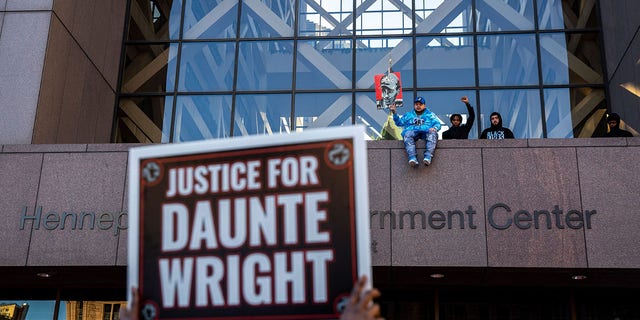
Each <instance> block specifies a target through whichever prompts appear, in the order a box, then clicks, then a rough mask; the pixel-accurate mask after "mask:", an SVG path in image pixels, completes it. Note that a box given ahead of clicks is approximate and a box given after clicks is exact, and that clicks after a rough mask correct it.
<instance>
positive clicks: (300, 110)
mask: <svg viewBox="0 0 640 320" xmlns="http://www.w3.org/2000/svg"><path fill="white" fill-rule="evenodd" d="M295 101H296V102H295V105H296V109H295V117H294V122H295V129H296V132H300V131H304V130H306V129H310V128H326V127H335V126H343V125H349V126H350V125H351V124H352V123H351V110H352V108H351V107H352V105H351V93H346V94H344V93H299V94H297V95H296V100H295ZM374 109H375V107H374Z"/></svg>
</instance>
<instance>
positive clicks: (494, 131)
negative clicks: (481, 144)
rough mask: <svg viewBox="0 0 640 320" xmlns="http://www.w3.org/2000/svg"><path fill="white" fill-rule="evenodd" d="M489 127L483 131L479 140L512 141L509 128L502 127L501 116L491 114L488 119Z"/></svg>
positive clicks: (494, 113) (511, 133) (495, 113)
mask: <svg viewBox="0 0 640 320" xmlns="http://www.w3.org/2000/svg"><path fill="white" fill-rule="evenodd" d="M489 119H490V120H491V127H489V128H486V129H484V131H482V134H481V135H480V139H513V138H514V136H513V132H511V130H509V128H505V127H503V126H502V116H501V115H500V114H499V113H497V112H492V113H491V116H490V117H489Z"/></svg>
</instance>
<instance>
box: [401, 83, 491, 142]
mask: <svg viewBox="0 0 640 320" xmlns="http://www.w3.org/2000/svg"><path fill="white" fill-rule="evenodd" d="M418 95H419V96H422V97H423V98H424V99H425V100H426V106H427V109H429V110H431V112H433V113H435V114H436V116H438V118H439V119H440V125H441V128H440V131H439V132H438V136H439V138H440V139H442V133H443V132H445V131H447V130H448V129H449V128H450V126H451V121H449V117H451V115H452V114H454V113H458V114H460V115H462V123H463V124H464V123H467V119H468V117H469V114H468V112H467V107H466V105H465V104H464V103H462V101H460V98H462V97H463V96H466V97H468V98H469V103H470V104H471V106H472V107H473V108H474V111H475V112H476V120H475V121H474V124H473V126H472V127H471V131H470V132H469V139H476V138H478V129H477V128H478V117H477V114H478V106H477V103H476V94H475V91H473V90H455V91H428V92H418ZM412 101H413V100H412ZM407 106H408V107H411V108H413V105H407Z"/></svg>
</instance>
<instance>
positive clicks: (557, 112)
mask: <svg viewBox="0 0 640 320" xmlns="http://www.w3.org/2000/svg"><path fill="white" fill-rule="evenodd" d="M570 97H571V92H570V89H569V88H560V89H545V90H544V108H545V120H546V121H547V138H573V125H572V124H573V121H572V116H571V109H572V104H571V98H570Z"/></svg>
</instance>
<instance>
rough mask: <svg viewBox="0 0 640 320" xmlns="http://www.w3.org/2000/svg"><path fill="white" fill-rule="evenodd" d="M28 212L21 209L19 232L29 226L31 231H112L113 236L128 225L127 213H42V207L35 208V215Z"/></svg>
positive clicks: (25, 207)
mask: <svg viewBox="0 0 640 320" xmlns="http://www.w3.org/2000/svg"><path fill="white" fill-rule="evenodd" d="M32 212H33V211H31V210H29V207H27V206H24V207H22V212H21V214H20V230H24V229H25V225H26V227H27V228H29V225H28V224H29V223H30V224H31V227H30V228H31V229H32V230H40V228H42V229H44V230H56V229H59V230H65V228H67V229H70V230H85V229H89V230H94V229H95V228H98V229H99V230H109V229H113V235H114V236H117V235H118V234H120V230H126V229H127V228H128V227H129V225H128V223H127V212H126V211H119V212H102V213H95V212H93V211H82V212H79V213H78V212H73V211H64V212H62V213H58V212H56V211H47V212H45V213H43V211H42V206H37V207H36V210H35V213H34V214H31V213H32Z"/></svg>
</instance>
